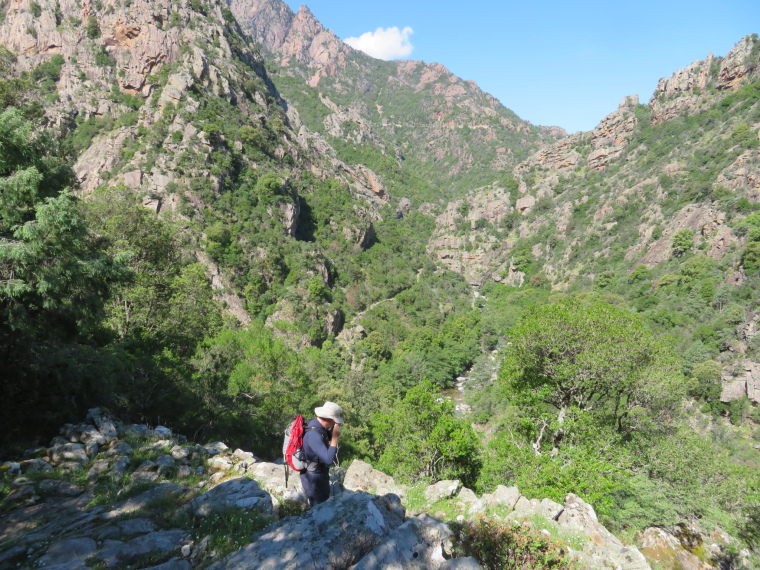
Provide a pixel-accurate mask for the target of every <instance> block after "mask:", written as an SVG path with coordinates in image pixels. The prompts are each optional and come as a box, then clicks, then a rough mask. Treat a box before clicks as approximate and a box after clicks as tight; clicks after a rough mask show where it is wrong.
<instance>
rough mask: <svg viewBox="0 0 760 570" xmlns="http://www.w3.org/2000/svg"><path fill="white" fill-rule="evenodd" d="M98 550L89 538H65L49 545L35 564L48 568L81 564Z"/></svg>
mask: <svg viewBox="0 0 760 570" xmlns="http://www.w3.org/2000/svg"><path fill="white" fill-rule="evenodd" d="M97 549H98V546H97V544H96V543H95V541H94V540H92V539H91V538H67V539H65V540H59V541H58V542H54V543H53V544H51V545H50V546H49V547H48V549H47V552H46V553H45V554H44V555H43V556H42V557H41V558H40V559H39V560H38V561H37V564H38V565H40V566H42V567H44V568H49V567H52V566H58V565H62V564H66V565H67V566H69V565H71V566H73V564H75V563H79V564H82V568H85V566H84V565H83V563H84V561H85V559H87V558H88V557H90V556H92V555H93V554H94V553H95V551H96V550H97Z"/></svg>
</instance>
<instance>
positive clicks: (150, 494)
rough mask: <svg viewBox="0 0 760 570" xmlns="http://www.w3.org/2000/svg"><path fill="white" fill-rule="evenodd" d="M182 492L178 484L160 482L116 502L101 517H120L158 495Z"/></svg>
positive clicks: (141, 506) (141, 507) (148, 502)
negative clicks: (133, 495)
mask: <svg viewBox="0 0 760 570" xmlns="http://www.w3.org/2000/svg"><path fill="white" fill-rule="evenodd" d="M184 492H185V491H184V490H183V489H182V488H181V487H180V486H179V485H175V484H174V483H162V484H161V485H158V486H156V487H153V488H152V489H148V490H147V491H145V492H143V493H140V494H139V495H137V496H135V497H132V498H130V499H127V500H126V501H122V502H120V503H117V504H116V505H114V507H113V508H112V509H111V510H110V511H108V512H105V513H103V514H102V518H103V519H106V520H108V519H114V518H117V517H121V516H123V515H126V514H129V513H133V512H135V511H139V510H141V509H144V508H145V507H147V506H148V505H149V504H150V503H151V502H152V501H154V500H155V499H157V498H159V497H164V496H166V495H179V494H182V493H184Z"/></svg>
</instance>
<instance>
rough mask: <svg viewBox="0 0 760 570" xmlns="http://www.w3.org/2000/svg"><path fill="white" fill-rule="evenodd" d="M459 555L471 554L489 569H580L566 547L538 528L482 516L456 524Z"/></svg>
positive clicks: (454, 525)
mask: <svg viewBox="0 0 760 570" xmlns="http://www.w3.org/2000/svg"><path fill="white" fill-rule="evenodd" d="M452 527H453V530H454V533H455V541H456V543H455V546H454V548H455V552H456V555H457V556H472V557H473V558H475V560H477V561H478V563H479V564H480V565H481V566H482V567H483V568H485V569H486V570H509V569H511V568H515V569H522V568H536V569H541V568H557V569H560V568H577V565H575V564H574V563H573V562H572V561H571V560H570V559H569V558H568V557H567V553H566V552H565V550H564V549H563V547H562V546H561V545H560V544H558V543H556V542H554V541H552V540H550V539H549V538H547V537H546V536H544V535H543V534H541V533H540V532H539V531H537V530H533V529H528V528H525V527H520V526H516V525H515V523H497V522H495V521H492V520H489V519H480V520H478V521H476V522H474V523H466V524H464V525H459V524H453V525H452Z"/></svg>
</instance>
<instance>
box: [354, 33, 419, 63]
mask: <svg viewBox="0 0 760 570" xmlns="http://www.w3.org/2000/svg"><path fill="white" fill-rule="evenodd" d="M413 33H414V30H412V28H410V27H409V26H406V27H405V28H404V29H403V30H399V29H398V28H397V27H396V26H393V27H392V28H378V29H376V30H375V31H374V32H366V33H364V34H362V35H361V36H359V37H358V38H346V39H345V40H343V41H345V42H346V43H347V44H348V45H350V46H351V47H352V48H356V49H358V50H361V51H363V52H364V53H366V54H367V55H371V56H372V57H376V58H378V59H385V60H388V59H398V58H401V57H407V56H408V55H410V54H411V53H412V50H413V49H414V46H413V45H412V43H411V42H410V41H409V36H411V35H412V34H413Z"/></svg>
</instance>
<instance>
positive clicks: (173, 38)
mask: <svg viewBox="0 0 760 570" xmlns="http://www.w3.org/2000/svg"><path fill="white" fill-rule="evenodd" d="M0 9H2V10H4V17H3V19H2V20H0V44H2V45H4V46H6V47H7V48H8V49H9V50H11V51H12V52H14V53H16V54H17V63H16V68H17V71H18V72H24V71H27V72H28V71H31V70H34V69H36V68H38V67H39V66H40V65H43V64H44V65H50V63H51V62H53V61H56V62H58V63H59V64H60V78H59V79H57V81H55V83H54V85H52V84H51V85H52V86H51V87H50V88H49V92H48V93H47V94H46V97H47V100H48V106H47V108H46V113H47V116H48V119H49V122H50V123H51V124H53V125H58V127H59V128H60V129H61V131H62V132H63V133H66V132H72V131H75V130H77V132H83V131H86V134H85V135H83V136H82V137H79V138H78V139H77V141H78V143H77V144H78V145H80V147H81V148H79V149H78V150H80V154H79V156H78V159H77V162H76V164H75V165H74V170H75V172H76V174H77V176H78V178H79V191H80V193H81V194H82V195H88V194H90V193H91V192H93V191H94V190H95V189H97V188H103V187H110V188H114V187H123V188H126V189H127V190H129V191H130V192H132V193H134V194H135V195H136V199H137V200H138V201H139V202H141V203H142V204H143V205H144V206H146V207H148V208H150V209H152V210H154V211H155V212H156V213H157V214H159V215H164V214H166V215H170V216H173V217H181V218H193V219H195V220H196V221H198V222H200V224H201V225H202V224H203V220H204V212H205V211H206V209H207V208H208V207H209V205H210V203H211V202H212V201H213V200H214V199H216V197H218V196H219V195H220V194H221V193H223V192H225V191H226V190H228V189H229V187H230V185H231V178H233V177H235V176H238V175H239V173H240V172H242V171H244V170H245V169H246V168H247V169H249V170H250V171H251V172H253V173H256V174H258V173H260V172H262V171H263V170H265V169H264V168H262V165H261V164H260V159H257V158H256V157H254V156H253V155H252V154H251V152H250V149H251V148H253V147H258V148H259V149H261V152H263V153H264V154H265V155H266V156H265V158H266V159H267V160H268V161H269V162H270V163H275V164H277V167H276V168H278V169H279V171H280V172H281V179H282V180H283V183H284V184H283V186H284V187H285V188H286V189H287V188H288V179H289V178H298V177H300V176H302V175H303V172H305V171H309V172H310V173H311V174H313V175H315V176H316V177H317V178H318V179H324V178H331V179H337V180H340V181H343V182H345V183H346V184H347V185H348V187H349V188H350V192H351V193H352V194H353V195H354V196H355V197H356V199H358V200H359V202H360V203H362V204H363V206H362V207H363V208H364V209H366V210H367V211H369V212H370V214H369V215H367V216H366V221H363V220H361V221H359V225H358V226H354V225H350V224H349V225H347V226H346V227H345V228H342V229H344V230H345V231H347V232H349V233H351V234H352V235H354V234H355V235H356V236H367V235H370V234H371V233H372V231H373V230H372V224H371V220H372V219H379V215H378V214H377V208H378V206H379V205H381V204H383V203H384V202H385V201H387V200H388V199H389V196H388V193H387V191H386V189H385V187H384V185H383V183H382V182H381V180H380V178H379V177H378V175H377V174H376V173H375V172H373V171H372V170H371V169H370V168H368V167H366V166H361V165H357V166H353V165H349V164H346V163H345V162H343V161H341V160H339V159H338V158H337V156H336V153H335V150H334V149H333V148H332V147H331V146H330V144H329V143H328V142H327V141H326V140H325V139H324V138H323V137H321V136H320V135H319V134H316V133H313V132H311V131H310V130H309V129H308V128H307V127H305V126H304V125H303V124H301V122H300V119H299V117H298V113H297V112H296V111H295V110H294V109H289V110H288V111H286V108H287V107H288V106H287V105H286V103H285V102H284V101H283V100H282V99H281V97H280V95H279V94H278V93H277V91H276V90H275V89H274V88H273V86H272V84H271V82H270V80H269V78H268V76H267V73H266V71H265V69H264V65H263V60H262V59H261V57H260V55H259V53H258V47H257V46H256V45H255V44H254V42H253V40H252V39H251V38H249V37H248V36H246V35H245V34H244V33H243V31H242V30H241V29H240V28H239V27H238V25H237V23H236V22H235V19H234V17H233V16H232V14H231V13H230V12H229V10H228V9H227V8H226V6H225V5H224V4H222V3H219V2H213V1H211V2H205V1H204V2H169V1H168V0H167V1H163V2H161V1H159V2H148V1H146V0H133V1H132V2H128V3H122V2H119V1H116V0H105V1H103V2H100V1H99V2H84V3H81V2H79V3H75V2H67V1H63V2H59V1H57V0H42V1H41V2H32V1H31V0H13V1H12V2H10V3H7V4H3V5H2V6H0ZM275 32H276V30H273V31H272V33H275ZM304 33H307V32H306V31H304ZM54 58H55V59H54ZM212 109H213V110H212ZM241 126H245V127H246V128H248V129H249V139H250V140H249V141H248V142H247V143H246V144H248V145H249V147H248V149H246V148H244V145H243V143H242V142H241V137H240V136H239V135H238V133H239V132H241V131H239V127H241ZM267 168H268V169H271V168H272V166H271V165H270V166H268V167H267ZM270 215H271V217H272V219H273V220H277V223H279V224H280V225H281V227H282V232H283V235H286V236H290V237H292V236H294V235H295V233H296V231H297V228H298V221H299V218H300V202H299V197H298V196H297V195H295V194H293V192H290V191H289V192H288V196H286V197H284V198H283V199H281V200H280V203H278V204H277V205H275V206H274V207H272V208H270ZM201 239H202V236H201V235H196V236H195V241H196V242H197V241H200V240H201ZM356 239H357V240H358V242H362V241H366V238H361V239H360V238H359V237H357V238H356ZM198 255H199V261H201V262H203V263H204V264H205V265H206V266H207V268H208V274H209V278H210V279H211V280H212V282H213V283H214V284H215V285H214V290H215V291H216V294H217V297H218V299H219V300H220V301H222V302H224V303H225V306H226V307H228V310H229V312H230V313H231V314H232V315H234V316H235V317H236V318H237V319H238V320H240V321H241V322H244V323H245V322H248V320H249V317H248V316H247V314H246V312H245V310H244V308H243V301H242V299H241V298H240V297H239V296H238V294H237V293H236V292H235V291H234V290H233V289H232V288H231V287H230V286H229V285H230V281H231V279H230V277H231V276H230V275H225V274H224V269H223V268H222V267H220V266H219V265H218V264H215V263H213V262H212V261H211V259H210V258H209V257H208V256H206V255H203V254H202V253H201V252H200V251H199V253H198ZM252 255H254V256H259V257H261V259H265V258H266V252H265V251H259V250H256V251H253V252H252Z"/></svg>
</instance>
